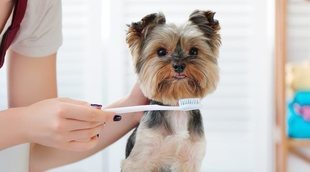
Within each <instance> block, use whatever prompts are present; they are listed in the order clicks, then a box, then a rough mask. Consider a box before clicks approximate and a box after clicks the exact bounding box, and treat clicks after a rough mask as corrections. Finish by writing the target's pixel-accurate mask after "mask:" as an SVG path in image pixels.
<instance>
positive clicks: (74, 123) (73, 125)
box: [65, 119, 105, 131]
mask: <svg viewBox="0 0 310 172" xmlns="http://www.w3.org/2000/svg"><path fill="white" fill-rule="evenodd" d="M104 123H105V122H103V123H102V122H88V121H80V120H74V119H67V121H66V128H65V129H66V130H67V131H74V130H82V129H91V128H95V127H97V126H99V125H103V124H104Z"/></svg>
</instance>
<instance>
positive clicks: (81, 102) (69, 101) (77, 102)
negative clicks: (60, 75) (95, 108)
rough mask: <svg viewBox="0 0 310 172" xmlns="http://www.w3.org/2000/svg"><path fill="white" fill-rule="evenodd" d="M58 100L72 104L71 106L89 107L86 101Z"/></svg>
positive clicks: (64, 98) (65, 98)
mask: <svg viewBox="0 0 310 172" xmlns="http://www.w3.org/2000/svg"><path fill="white" fill-rule="evenodd" d="M58 100H59V101H61V102H65V103H72V104H76V105H85V106H89V105H90V104H89V103H88V102H86V101H82V100H75V99H71V98H67V97H62V98H58Z"/></svg>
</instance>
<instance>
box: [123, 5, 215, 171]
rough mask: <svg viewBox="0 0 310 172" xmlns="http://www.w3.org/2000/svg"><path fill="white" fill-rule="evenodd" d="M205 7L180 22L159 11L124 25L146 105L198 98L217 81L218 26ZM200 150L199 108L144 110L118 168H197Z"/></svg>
mask: <svg viewBox="0 0 310 172" xmlns="http://www.w3.org/2000/svg"><path fill="white" fill-rule="evenodd" d="M214 14H215V13H213V12H211V11H199V10H196V11H194V12H193V13H192V14H191V15H190V17H189V20H188V22H186V23H185V24H184V25H182V26H176V25H174V24H166V19H165V17H164V15H163V14H161V13H154V14H150V15H147V16H145V17H144V18H143V19H142V20H141V21H140V22H136V23H132V24H131V25H129V30H128V33H127V43H128V44H129V47H130V49H131V53H132V56H133V62H134V65H135V68H136V72H137V74H138V78H139V82H140V87H141V90H142V92H143V93H144V95H145V96H147V97H148V98H149V99H151V100H152V101H151V104H160V105H167V106H169V105H177V104H178V100H179V99H183V98H203V97H205V96H206V95H207V94H208V93H210V92H212V91H213V90H214V89H215V88H216V85H217V82H218V65H217V59H218V54H219V53H218V52H219V46H220V44H221V41H220V35H219V33H218V32H219V30H220V25H219V22H218V21H217V20H215V19H214ZM204 154H205V135H204V130H203V123H202V116H201V114H200V111H199V110H193V111H187V112H185V111H184V112H183V111H150V112H145V114H144V116H143V118H142V120H141V121H140V124H139V126H138V127H137V128H136V129H135V130H134V132H133V134H132V135H131V136H130V138H129V139H128V143H127V147H126V159H125V160H124V161H123V162H122V172H170V171H173V172H198V171H199V170H200V166H201V162H202V159H203V157H204Z"/></svg>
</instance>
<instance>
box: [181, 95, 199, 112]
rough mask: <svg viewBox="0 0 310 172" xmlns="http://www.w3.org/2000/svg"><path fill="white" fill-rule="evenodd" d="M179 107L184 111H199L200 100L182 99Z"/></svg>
mask: <svg viewBox="0 0 310 172" xmlns="http://www.w3.org/2000/svg"><path fill="white" fill-rule="evenodd" d="M179 106H180V107H181V108H182V109H187V110H192V109H199V107H200V99H199V98H188V99H180V100H179Z"/></svg>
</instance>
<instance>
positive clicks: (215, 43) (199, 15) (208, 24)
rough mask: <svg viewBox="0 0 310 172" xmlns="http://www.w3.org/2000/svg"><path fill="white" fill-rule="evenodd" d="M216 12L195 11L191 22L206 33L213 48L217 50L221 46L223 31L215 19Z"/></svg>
mask: <svg viewBox="0 0 310 172" xmlns="http://www.w3.org/2000/svg"><path fill="white" fill-rule="evenodd" d="M214 15H215V12H212V11H200V10H195V11H194V12H193V13H192V14H191V15H190V16H189V21H191V22H192V23H193V24H194V25H197V26H198V28H199V29H200V30H201V31H202V32H203V33H204V35H205V37H207V42H208V44H209V45H210V46H211V48H212V49H213V48H217V47H219V46H220V44H221V37H220V34H219V31H220V29H221V27H220V24H219V22H218V20H216V19H214Z"/></svg>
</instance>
